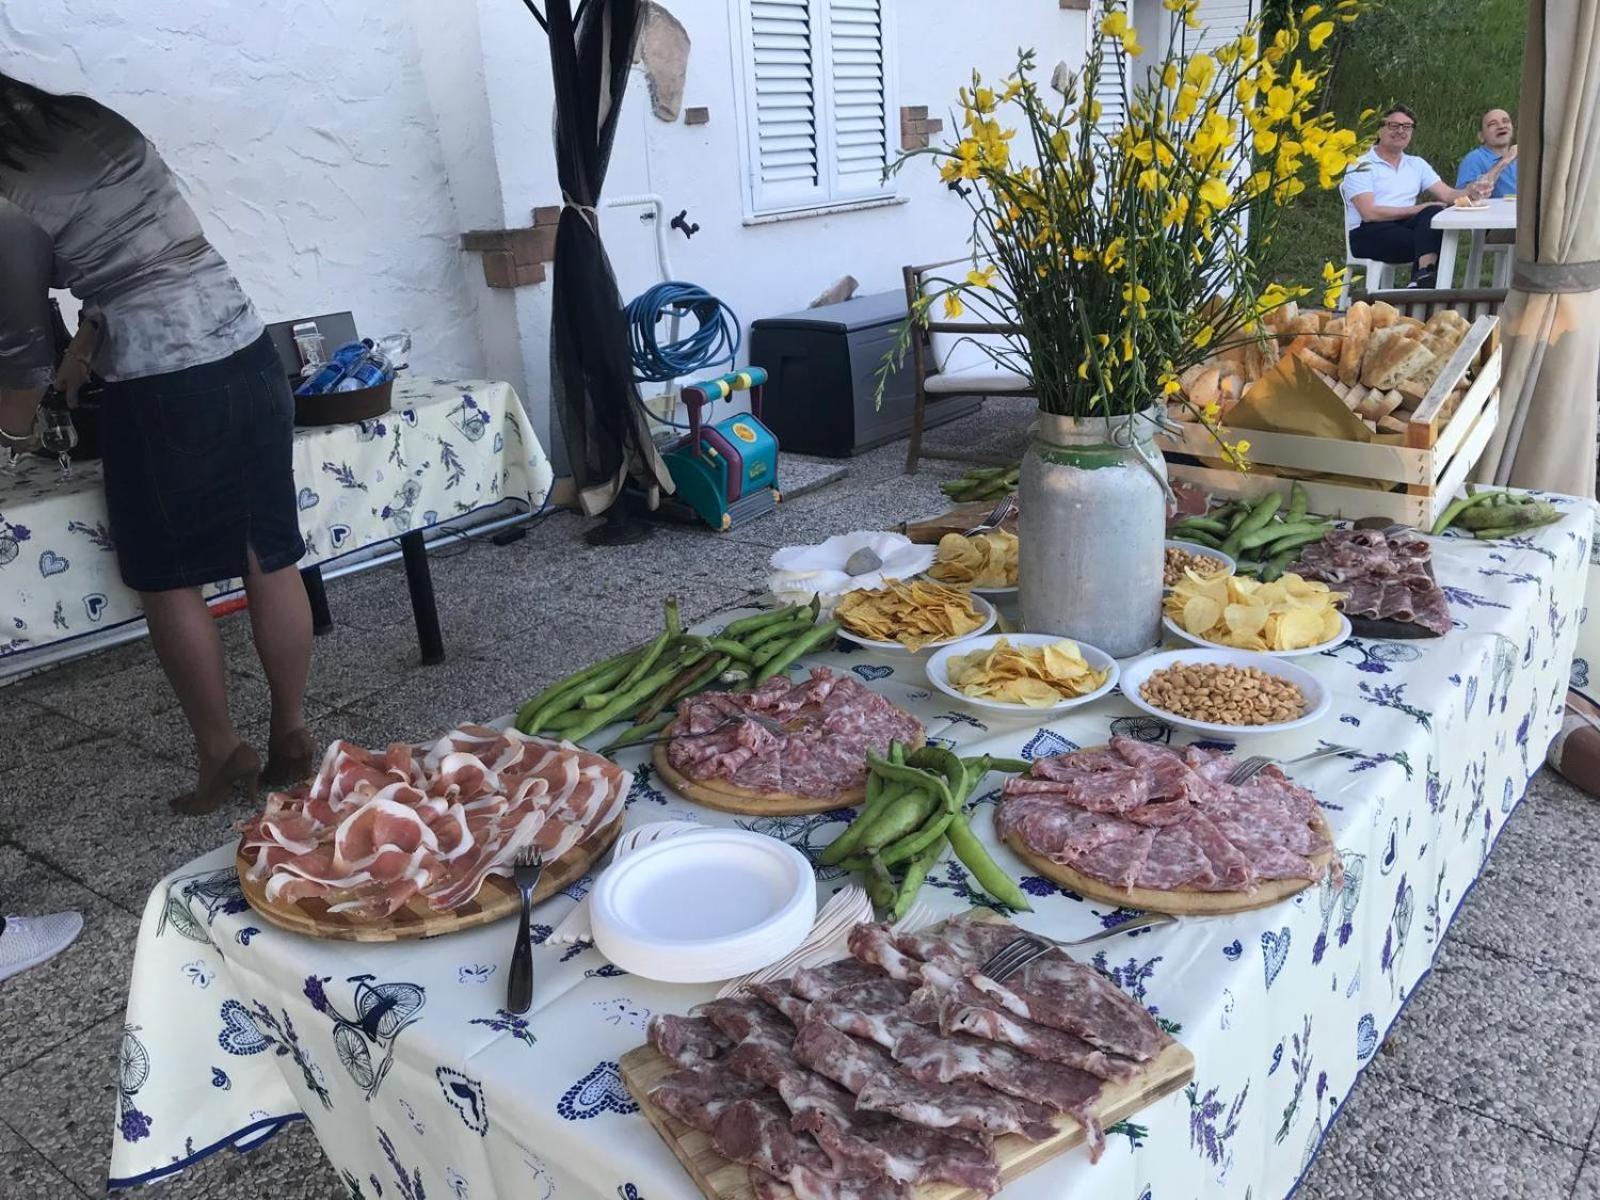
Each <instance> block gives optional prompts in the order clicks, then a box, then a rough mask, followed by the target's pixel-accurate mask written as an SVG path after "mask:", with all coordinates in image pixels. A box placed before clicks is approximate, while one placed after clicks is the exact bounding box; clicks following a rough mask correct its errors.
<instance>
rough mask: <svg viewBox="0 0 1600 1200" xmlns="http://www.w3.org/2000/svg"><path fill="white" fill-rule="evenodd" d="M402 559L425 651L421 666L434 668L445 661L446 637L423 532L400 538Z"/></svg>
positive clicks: (418, 632) (418, 633) (412, 610)
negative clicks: (436, 599)
mask: <svg viewBox="0 0 1600 1200" xmlns="http://www.w3.org/2000/svg"><path fill="white" fill-rule="evenodd" d="M400 555H401V557H402V558H403V559H405V564H406V587H407V588H409V589H410V592H411V615H412V616H413V617H415V618H416V621H417V644H418V645H419V646H421V648H422V663H423V665H424V666H432V665H434V664H435V663H442V662H443V661H444V635H443V634H442V633H440V631H439V610H438V608H437V607H436V606H435V605H434V600H433V576H432V574H430V573H429V571H428V548H427V545H426V543H424V542H423V540H422V531H421V530H419V529H413V530H412V531H411V532H410V533H405V534H401V535H400Z"/></svg>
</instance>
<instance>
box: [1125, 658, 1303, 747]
mask: <svg viewBox="0 0 1600 1200" xmlns="http://www.w3.org/2000/svg"><path fill="white" fill-rule="evenodd" d="M1179 663H1182V664H1183V665H1185V666H1195V665H1198V664H1201V663H1214V664H1216V665H1217V666H1223V667H1255V668H1256V669H1257V670H1259V671H1262V672H1264V673H1266V674H1268V675H1275V676H1277V677H1278V678H1279V679H1285V680H1288V681H1289V682H1290V683H1292V684H1294V685H1295V686H1296V687H1298V688H1299V689H1300V694H1301V695H1302V696H1304V697H1305V699H1306V708H1305V711H1304V712H1303V713H1301V715H1300V716H1298V717H1296V718H1295V719H1294V720H1292V721H1279V722H1278V723H1276V724H1273V725H1223V724H1220V723H1218V722H1214V721H1196V720H1193V719H1191V718H1189V717H1184V716H1179V715H1178V714H1177V713H1172V712H1168V711H1167V710H1166V709H1164V708H1157V707H1156V706H1155V705H1153V704H1150V703H1148V702H1147V701H1146V700H1145V699H1144V697H1143V696H1141V695H1139V689H1140V688H1141V687H1143V686H1144V682H1145V680H1147V679H1149V678H1150V676H1151V675H1153V674H1155V673H1156V672H1157V671H1160V670H1164V669H1165V668H1167V667H1171V666H1175V665H1177V664H1179ZM1122 694H1123V695H1124V696H1125V697H1126V698H1127V700H1128V703H1129V704H1131V705H1133V706H1134V707H1135V708H1138V709H1141V710H1143V711H1144V712H1147V713H1149V714H1150V715H1151V716H1152V717H1160V718H1161V719H1162V720H1163V721H1168V722H1170V723H1171V724H1173V725H1178V726H1181V727H1182V728H1184V729H1194V730H1197V731H1199V732H1201V733H1209V734H1215V735H1216V736H1217V737H1219V738H1226V739H1228V740H1237V739H1238V738H1242V737H1253V736H1257V735H1260V734H1268V733H1287V732H1288V731H1290V730H1292V729H1301V728H1303V727H1305V726H1307V725H1311V724H1313V723H1315V722H1317V721H1320V720H1322V718H1323V717H1325V716H1327V715H1328V710H1329V709H1330V708H1332V707H1333V693H1332V692H1330V691H1329V690H1328V689H1327V687H1326V686H1324V685H1323V683H1322V681H1321V680H1320V679H1318V678H1317V677H1316V676H1315V675H1313V674H1312V673H1311V672H1310V671H1308V670H1306V669H1305V668H1304V667H1298V666H1296V665H1295V664H1294V663H1291V662H1285V661H1284V660H1283V659H1281V658H1273V657H1271V656H1269V655H1266V654H1257V653H1255V652H1254V651H1251V650H1225V649H1222V650H1219V649H1212V650H1167V651H1163V652H1161V653H1159V654H1147V655H1146V656H1145V657H1143V658H1141V659H1138V660H1137V661H1135V662H1131V663H1127V664H1125V665H1124V666H1123V668H1122Z"/></svg>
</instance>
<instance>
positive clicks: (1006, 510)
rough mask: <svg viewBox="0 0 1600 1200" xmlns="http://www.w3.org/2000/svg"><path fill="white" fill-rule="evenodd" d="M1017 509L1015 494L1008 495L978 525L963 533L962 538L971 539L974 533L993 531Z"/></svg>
mask: <svg viewBox="0 0 1600 1200" xmlns="http://www.w3.org/2000/svg"><path fill="white" fill-rule="evenodd" d="M1016 507H1017V494H1016V493H1015V492H1011V493H1009V494H1008V495H1007V496H1006V497H1005V498H1004V499H1003V500H1001V501H1000V503H998V504H996V505H995V506H994V508H993V509H992V510H990V512H989V515H988V516H987V517H985V518H984V519H983V520H982V521H980V522H979V523H978V524H976V525H974V526H973V527H972V528H971V529H969V530H967V531H966V532H965V533H963V534H962V535H961V536H962V537H971V536H972V535H973V534H975V533H982V532H983V531H984V530H985V529H994V528H996V527H998V526H999V525H1000V523H1001V522H1002V521H1004V520H1005V519H1006V518H1007V517H1009V516H1010V515H1011V514H1012V512H1014V511H1015V510H1016Z"/></svg>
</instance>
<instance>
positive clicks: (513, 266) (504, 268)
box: [483, 250, 517, 288]
mask: <svg viewBox="0 0 1600 1200" xmlns="http://www.w3.org/2000/svg"><path fill="white" fill-rule="evenodd" d="M483 281H484V283H486V284H488V285H489V286H490V287H492V288H514V287H516V286H517V263H516V260H515V259H514V258H512V257H511V253H510V251H507V250H487V251H485V252H484V255H483Z"/></svg>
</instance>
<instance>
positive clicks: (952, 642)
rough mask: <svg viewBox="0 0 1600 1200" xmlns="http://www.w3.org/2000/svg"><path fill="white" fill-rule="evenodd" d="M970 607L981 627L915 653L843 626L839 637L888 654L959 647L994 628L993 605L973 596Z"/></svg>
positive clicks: (920, 652) (933, 643) (924, 652)
mask: <svg viewBox="0 0 1600 1200" xmlns="http://www.w3.org/2000/svg"><path fill="white" fill-rule="evenodd" d="M972 607H973V608H975V609H977V610H978V615H979V616H981V617H982V618H983V619H984V620H983V624H982V625H979V626H978V627H977V628H976V629H974V630H973V631H972V632H971V633H964V634H962V635H961V636H960V637H958V638H946V639H945V640H944V641H942V642H929V643H928V644H927V645H926V646H924V647H923V648H922V649H921V650H917V651H911V650H907V649H906V648H905V647H904V646H902V645H901V644H900V643H899V642H875V641H873V640H872V639H871V638H864V637H861V636H860V635H859V634H854V633H851V632H850V631H849V630H848V629H845V628H844V627H843V626H841V627H840V629H839V636H840V637H842V638H844V639H845V640H846V641H849V642H854V643H855V644H856V645H858V646H865V647H867V648H868V649H869V650H883V651H886V652H887V653H890V654H912V653H916V654H926V653H927V652H928V651H929V650H938V649H940V648H942V647H944V646H959V645H961V644H962V643H963V642H970V641H971V640H972V639H973V638H975V637H979V636H981V635H982V634H985V633H988V632H989V630H991V629H993V628H994V622H995V615H996V614H995V609H994V605H992V604H990V603H989V602H988V601H987V600H985V599H984V598H983V597H982V596H973V597H972Z"/></svg>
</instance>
